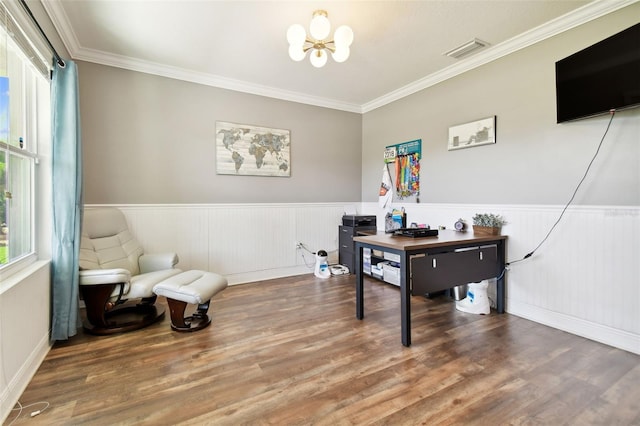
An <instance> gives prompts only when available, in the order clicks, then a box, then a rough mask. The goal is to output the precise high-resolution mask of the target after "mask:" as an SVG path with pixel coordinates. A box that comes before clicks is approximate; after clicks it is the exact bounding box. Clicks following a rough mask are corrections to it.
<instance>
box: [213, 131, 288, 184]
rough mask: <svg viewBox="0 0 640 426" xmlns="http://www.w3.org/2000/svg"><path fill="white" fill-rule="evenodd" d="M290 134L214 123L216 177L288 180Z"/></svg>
mask: <svg viewBox="0 0 640 426" xmlns="http://www.w3.org/2000/svg"><path fill="white" fill-rule="evenodd" d="M290 148H291V132H290V131H289V130H283V129H271V128H268V127H258V126H251V125H248V124H236V123H227V122H223V121H217V122H216V173H218V174H220V175H251V176H284V177H289V176H291V150H290Z"/></svg>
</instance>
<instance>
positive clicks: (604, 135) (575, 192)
mask: <svg viewBox="0 0 640 426" xmlns="http://www.w3.org/2000/svg"><path fill="white" fill-rule="evenodd" d="M609 114H611V118H610V119H609V123H608V124H607V128H606V129H605V131H604V134H603V135H602V138H601V139H600V143H599V144H598V148H597V149H596V152H595V154H593V157H592V158H591V161H590V162H589V165H588V166H587V169H586V170H585V171H584V174H583V175H582V179H580V182H578V185H577V186H576V189H575V190H574V191H573V194H572V195H571V198H570V199H569V201H568V202H567V204H566V205H565V206H564V208H563V209H562V212H561V213H560V216H558V219H557V220H556V222H555V223H554V224H553V226H552V227H551V228H550V229H549V232H547V235H546V236H545V237H544V238H543V239H542V241H540V243H539V244H538V245H537V246H536V248H534V249H533V250H531V251H530V252H529V253H527V254H525V255H524V257H523V258H522V259H518V260H514V261H512V262H507V263H505V266H504V269H503V270H502V273H501V274H500V276H499V277H498V279H500V278H502V276H503V275H504V273H505V271H508V270H509V266H511V265H513V264H514V263H518V262H522V261H523V260H526V259H528V258H530V257H531V256H533V254H534V253H535V252H536V250H538V249H539V248H540V246H541V245H542V244H544V242H545V241H547V239H548V238H549V235H551V233H552V232H553V230H554V229H555V228H556V226H558V223H560V220H562V217H563V216H564V214H565V212H566V211H567V208H569V206H570V205H571V203H572V202H573V199H574V198H575V197H576V194H577V193H578V190H579V189H580V186H581V185H582V183H583V182H584V180H585V179H586V178H587V175H588V174H589V170H590V169H591V166H592V165H593V162H594V161H595V160H596V157H597V156H598V154H599V153H600V148H601V147H602V143H603V142H604V140H605V138H606V136H607V133H609V128H610V127H611V122H612V121H613V117H614V116H615V115H616V110H615V109H610V110H609Z"/></svg>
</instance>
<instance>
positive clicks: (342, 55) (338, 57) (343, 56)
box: [331, 46, 351, 62]
mask: <svg viewBox="0 0 640 426" xmlns="http://www.w3.org/2000/svg"><path fill="white" fill-rule="evenodd" d="M350 50H351V49H349V48H348V47H345V46H339V47H336V51H335V52H333V53H332V54H331V57H333V60H334V61H336V62H344V61H346V60H347V59H349V53H351V52H350Z"/></svg>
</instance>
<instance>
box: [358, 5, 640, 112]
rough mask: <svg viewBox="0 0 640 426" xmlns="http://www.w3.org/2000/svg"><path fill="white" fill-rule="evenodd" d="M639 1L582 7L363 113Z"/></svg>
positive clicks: (409, 86) (371, 104)
mask: <svg viewBox="0 0 640 426" xmlns="http://www.w3.org/2000/svg"><path fill="white" fill-rule="evenodd" d="M638 1H640V0H620V1H610V0H595V1H594V2H592V3H589V4H586V5H584V6H583V7H581V8H579V9H576V10H574V11H572V12H569V13H567V14H565V15H563V16H560V17H558V18H556V19H553V20H551V21H549V22H546V23H544V24H542V25H540V26H538V27H536V28H533V29H531V30H529V31H527V32H524V33H522V34H519V35H517V36H516V37H513V38H511V39H509V40H507V41H505V42H503V43H499V44H496V45H495V46H490V47H488V48H487V49H486V50H484V51H482V52H479V53H477V54H476V55H474V56H471V57H469V58H467V59H465V60H463V61H461V62H458V63H455V64H453V65H451V66H449V67H447V68H444V69H442V70H440V71H438V72H435V73H433V74H430V75H428V76H426V77H423V78H421V79H419V80H416V81H414V82H413V83H410V84H407V85H406V86H403V87H401V88H399V89H396V90H394V91H392V92H389V93H387V94H386V95H383V96H381V97H379V98H377V99H374V100H373V101H371V102H367V103H365V104H363V105H362V113H363V114H364V113H367V112H369V111H373V110H374V109H376V108H380V107H382V106H384V105H387V104H390V103H391V102H394V101H397V100H399V99H402V98H404V97H407V96H409V95H412V94H414V93H416V92H419V91H421V90H424V89H426V88H428V87H431V86H434V85H436V84H438V83H441V82H443V81H445V80H448V79H450V78H453V77H456V76H458V75H460V74H462V73H465V72H467V71H470V70H472V69H474V68H477V67H479V66H481V65H484V64H487V63H489V62H492V61H495V60H496V59H499V58H502V57H503V56H506V55H509V54H511V53H514V52H517V51H518V50H521V49H524V48H525V47H528V46H531V45H533V44H535V43H538V42H540V41H543V40H545V39H548V38H550V37H553V36H555V35H558V34H560V33H562V32H565V31H568V30H570V29H572V28H575V27H577V26H579V25H582V24H584V23H587V22H589V21H592V20H594V19H596V18H599V17H601V16H604V15H606V14H609V13H612V12H615V11H616V10H619V9H622V8H624V7H626V6H629V5H631V4H633V3H637V2H638Z"/></svg>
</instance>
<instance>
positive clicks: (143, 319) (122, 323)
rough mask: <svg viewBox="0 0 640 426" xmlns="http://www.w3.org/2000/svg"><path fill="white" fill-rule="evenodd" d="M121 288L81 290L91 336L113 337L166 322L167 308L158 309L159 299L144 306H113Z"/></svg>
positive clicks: (84, 288) (134, 304)
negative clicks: (114, 295)
mask: <svg viewBox="0 0 640 426" xmlns="http://www.w3.org/2000/svg"><path fill="white" fill-rule="evenodd" d="M117 285H118V284H104V285H90V286H80V290H81V292H82V298H83V299H84V302H85V306H86V312H87V318H86V320H85V321H83V329H84V330H85V331H86V332H87V333H89V334H95V335H109V334H116V333H125V332H128V331H133V330H138V329H140V328H144V327H148V326H149V325H151V324H153V323H155V322H157V321H160V320H162V319H163V318H164V313H165V309H164V307H161V306H160V307H158V306H155V305H154V302H155V299H156V296H153V297H151V298H147V299H143V301H142V303H137V304H136V303H134V302H126V303H122V304H119V305H116V306H114V307H112V306H110V305H111V303H112V302H110V298H111V294H112V293H113V291H114V289H115V288H116V286H117Z"/></svg>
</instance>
